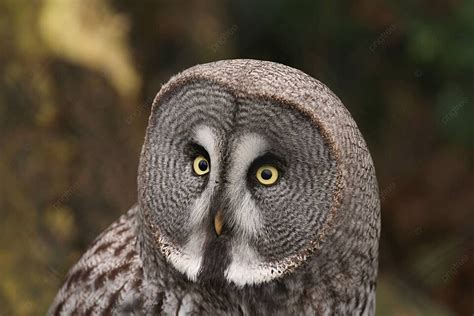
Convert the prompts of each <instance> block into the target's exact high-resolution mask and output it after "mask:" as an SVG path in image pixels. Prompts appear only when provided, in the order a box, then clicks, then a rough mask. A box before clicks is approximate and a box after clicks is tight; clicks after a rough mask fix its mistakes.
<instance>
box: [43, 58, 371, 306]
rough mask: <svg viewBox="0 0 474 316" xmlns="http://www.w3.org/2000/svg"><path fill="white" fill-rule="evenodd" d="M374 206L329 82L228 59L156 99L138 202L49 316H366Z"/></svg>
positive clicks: (73, 277)
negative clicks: (324, 83) (97, 315)
mask: <svg viewBox="0 0 474 316" xmlns="http://www.w3.org/2000/svg"><path fill="white" fill-rule="evenodd" d="M379 233H380V202H379V198H378V187H377V181H376V177H375V171H374V167H373V163H372V159H371V157H370V154H369V152H368V150H367V146H366V144H365V142H364V140H363V138H362V136H361V133H360V132H359V130H358V128H357V126H356V124H355V122H354V120H353V119H352V118H351V115H350V114H349V112H348V111H347V109H346V108H345V107H344V106H343V104H342V103H341V101H340V100H339V99H338V97H336V96H335V95H334V94H333V93H332V92H331V91H330V90H329V89H328V88H327V87H326V86H325V85H323V84H322V83H321V82H319V81H317V80H315V79H313V78H311V77H310V76H308V75H306V74H304V73H303V72H301V71H299V70H296V69H293V68H290V67H287V66H284V65H281V64H277V63H273V62H267V61H257V60H242V59H241V60H226V61H218V62H213V63H209V64H204V65H198V66H195V67H192V68H190V69H187V70H185V71H183V72H182V73H180V74H178V75H176V76H175V77H173V78H172V79H171V80H170V81H169V82H168V83H167V84H166V85H164V86H163V87H162V89H161V91H160V92H159V93H158V95H157V96H156V98H155V100H154V102H153V106H152V110H151V115H150V118H149V123H148V128H147V131H146V137H145V141H144V145H143V149H142V152H141V157H140V164H139V172H138V203H137V205H136V206H134V207H132V209H131V210H130V211H129V212H128V213H127V214H125V215H123V216H122V217H120V219H118V220H117V221H116V222H115V223H114V224H112V226H110V227H109V228H108V229H107V230H106V231H105V232H103V233H102V234H101V235H100V236H99V237H98V238H97V239H96V240H95V241H94V242H93V243H92V245H91V246H90V248H89V250H88V251H87V252H86V253H85V254H84V255H83V257H82V258H81V259H80V260H79V262H78V263H77V264H76V265H75V266H74V267H73V268H72V269H71V270H70V272H69V274H68V276H67V279H66V281H65V283H64V285H63V287H62V289H61V290H60V292H59V293H58V294H57V296H56V299H55V300H54V302H53V304H52V306H51V308H50V310H49V313H50V314H51V315H66V314H72V315H76V314H84V315H88V314H100V315H102V314H104V315H105V314H126V315H155V314H165V315H334V314H336V315H352V314H354V315H373V314H374V310H375V286H376V275H377V258H378V240H379Z"/></svg>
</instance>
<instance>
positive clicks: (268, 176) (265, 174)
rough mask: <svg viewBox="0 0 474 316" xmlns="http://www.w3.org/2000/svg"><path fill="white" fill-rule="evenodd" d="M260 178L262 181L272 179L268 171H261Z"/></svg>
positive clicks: (270, 172)
mask: <svg viewBox="0 0 474 316" xmlns="http://www.w3.org/2000/svg"><path fill="white" fill-rule="evenodd" d="M261 176H262V179H263V180H269V179H270V178H271V177H272V171H271V170H270V169H263V170H262V173H261Z"/></svg>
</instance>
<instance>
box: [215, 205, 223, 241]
mask: <svg viewBox="0 0 474 316" xmlns="http://www.w3.org/2000/svg"><path fill="white" fill-rule="evenodd" d="M214 229H215V231H216V234H217V236H220V235H221V233H222V211H221V210H218V211H217V213H216V216H214Z"/></svg>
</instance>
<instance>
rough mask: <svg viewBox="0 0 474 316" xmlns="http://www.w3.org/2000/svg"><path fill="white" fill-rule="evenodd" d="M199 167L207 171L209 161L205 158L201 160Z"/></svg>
mask: <svg viewBox="0 0 474 316" xmlns="http://www.w3.org/2000/svg"><path fill="white" fill-rule="evenodd" d="M198 167H199V169H201V171H206V170H207V161H205V160H204V159H202V160H200V161H199V164H198Z"/></svg>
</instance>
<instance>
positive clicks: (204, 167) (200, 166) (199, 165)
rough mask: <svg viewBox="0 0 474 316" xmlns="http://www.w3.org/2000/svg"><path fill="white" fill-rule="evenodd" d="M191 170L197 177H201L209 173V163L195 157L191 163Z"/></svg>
mask: <svg viewBox="0 0 474 316" xmlns="http://www.w3.org/2000/svg"><path fill="white" fill-rule="evenodd" d="M193 169H194V172H195V173H196V174H197V175H198V176H203V175H205V174H206V173H208V172H209V161H207V159H206V158H204V156H197V157H196V158H195V159H194V162H193Z"/></svg>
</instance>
